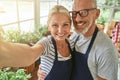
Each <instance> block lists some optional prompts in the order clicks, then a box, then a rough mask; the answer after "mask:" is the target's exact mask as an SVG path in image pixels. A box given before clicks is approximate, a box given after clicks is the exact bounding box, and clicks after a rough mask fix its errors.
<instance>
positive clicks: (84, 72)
mask: <svg viewBox="0 0 120 80" xmlns="http://www.w3.org/2000/svg"><path fill="white" fill-rule="evenodd" d="M97 32H98V28H97V27H96V29H95V31H94V34H93V36H92V39H91V42H90V44H89V46H88V49H87V51H86V53H85V54H83V53H81V52H77V51H76V50H75V47H74V50H73V51H74V60H75V61H74V70H73V74H72V80H93V77H92V75H91V73H90V70H89V68H88V64H87V60H88V56H89V53H90V50H91V48H92V45H93V43H94V40H95V38H96V35H97ZM78 38H79V36H78V37H77V39H76V41H75V44H76V42H77V41H78Z"/></svg>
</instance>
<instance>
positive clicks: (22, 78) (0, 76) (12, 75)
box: [0, 67, 31, 80]
mask: <svg viewBox="0 0 120 80" xmlns="http://www.w3.org/2000/svg"><path fill="white" fill-rule="evenodd" d="M30 78H31V75H30V74H26V73H25V70H24V69H18V70H17V71H12V70H11V68H10V67H7V68H4V69H0V80H28V79H30Z"/></svg>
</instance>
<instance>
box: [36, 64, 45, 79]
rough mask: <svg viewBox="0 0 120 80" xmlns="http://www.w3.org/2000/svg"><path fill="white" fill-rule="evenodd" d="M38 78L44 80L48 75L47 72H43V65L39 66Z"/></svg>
mask: <svg viewBox="0 0 120 80" xmlns="http://www.w3.org/2000/svg"><path fill="white" fill-rule="evenodd" d="M37 76H38V80H44V79H45V77H46V74H45V73H43V72H42V70H41V67H40V66H39V69H38V72H37Z"/></svg>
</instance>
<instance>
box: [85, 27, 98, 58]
mask: <svg viewBox="0 0 120 80" xmlns="http://www.w3.org/2000/svg"><path fill="white" fill-rule="evenodd" d="M97 33H98V28H97V27H96V28H95V31H94V33H93V36H92V39H91V41H90V44H89V46H88V49H87V51H86V54H87V56H86V57H88V54H89V52H90V50H91V48H92V45H93V42H94V40H95V38H96V36H97Z"/></svg>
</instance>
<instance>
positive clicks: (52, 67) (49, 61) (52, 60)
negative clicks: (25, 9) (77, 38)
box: [0, 5, 73, 80]
mask: <svg viewBox="0 0 120 80" xmlns="http://www.w3.org/2000/svg"><path fill="white" fill-rule="evenodd" d="M47 25H48V31H49V32H50V34H51V35H49V36H47V37H44V38H43V39H41V40H39V41H38V42H37V44H35V45H34V46H32V47H30V46H28V45H26V44H20V43H8V42H5V41H3V40H1V39H0V44H1V45H0V66H12V67H20V66H28V65H30V64H32V63H33V62H35V61H36V60H37V59H38V58H39V57H40V56H41V70H42V71H43V72H44V73H45V74H47V76H46V78H45V80H70V75H71V70H72V60H71V54H70V53H72V52H71V48H70V47H73V45H72V44H73V42H72V41H70V40H68V39H67V38H68V36H69V34H70V28H71V27H70V26H71V19H70V15H69V11H68V10H67V9H66V8H65V7H63V6H60V5H56V6H54V7H53V8H52V9H51V11H50V13H49V16H48V23H47ZM69 43H70V44H71V45H70V44H69ZM3 53H4V54H3Z"/></svg>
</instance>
